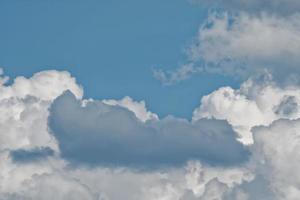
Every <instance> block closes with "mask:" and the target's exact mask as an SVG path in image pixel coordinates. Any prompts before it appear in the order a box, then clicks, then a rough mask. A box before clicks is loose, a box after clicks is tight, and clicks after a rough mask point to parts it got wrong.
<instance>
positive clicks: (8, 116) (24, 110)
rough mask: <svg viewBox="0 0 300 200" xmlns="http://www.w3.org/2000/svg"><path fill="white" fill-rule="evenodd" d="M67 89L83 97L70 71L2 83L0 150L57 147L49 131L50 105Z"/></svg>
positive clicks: (51, 72)
mask: <svg viewBox="0 0 300 200" xmlns="http://www.w3.org/2000/svg"><path fill="white" fill-rule="evenodd" d="M4 79H7V78H5V77H4ZM67 89H68V90H71V91H72V92H74V94H75V95H76V97H77V98H81V97H82V94H83V91H82V89H81V87H80V86H78V85H77V84H76V81H75V79H74V78H73V77H71V76H70V74H69V73H68V72H58V71H54V70H53V71H44V72H40V73H36V74H34V75H33V76H32V77H31V78H25V77H17V78H16V79H15V80H14V82H13V84H12V85H7V86H6V85H3V84H2V85H0V130H1V131H0V150H4V149H11V150H13V149H18V148H34V147H39V146H49V147H51V148H54V149H57V145H56V142H55V140H54V138H53V137H52V136H51V135H49V134H48V127H47V119H48V108H49V106H50V104H51V102H52V100H54V99H55V98H56V97H57V96H59V95H60V94H62V92H64V91H65V90H67Z"/></svg>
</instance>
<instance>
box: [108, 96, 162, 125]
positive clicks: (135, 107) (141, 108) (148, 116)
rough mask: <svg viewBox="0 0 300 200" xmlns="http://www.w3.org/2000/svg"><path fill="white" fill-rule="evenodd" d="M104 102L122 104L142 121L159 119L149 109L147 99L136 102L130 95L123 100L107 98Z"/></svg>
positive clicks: (115, 104)
mask: <svg viewBox="0 0 300 200" xmlns="http://www.w3.org/2000/svg"><path fill="white" fill-rule="evenodd" d="M102 102H103V103H105V104H108V105H111V106H121V107H123V108H126V109H128V110H130V111H131V112H133V113H134V114H135V116H136V117H137V118H138V119H140V120H141V121H142V122H146V121H147V120H158V116H157V114H155V113H152V112H150V111H148V110H147V108H146V103H145V101H140V102H136V101H134V100H133V99H132V98H130V97H128V96H127V97H124V98H123V99H121V100H114V99H106V100H102Z"/></svg>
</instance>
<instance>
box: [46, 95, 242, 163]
mask: <svg viewBox="0 0 300 200" xmlns="http://www.w3.org/2000/svg"><path fill="white" fill-rule="evenodd" d="M49 127H50V128H51V130H52V134H53V135H54V136H55V138H56V139H57V141H58V143H59V147H60V150H61V154H62V157H64V158H65V159H68V160H70V161H73V162H75V163H79V164H80V163H87V164H91V165H98V164H100V165H108V166H129V167H130V166H133V167H134V166H137V167H146V168H148V167H153V166H154V167H155V166H160V165H162V166H163V165H167V166H168V165H170V166H176V165H183V164H184V163H186V162H187V161H189V160H202V161H204V162H207V163H211V164H221V165H228V164H233V163H240V162H242V161H245V160H246V159H247V156H248V153H247V151H246V149H244V147H243V145H242V144H240V143H239V142H237V141H236V139H235V133H234V131H233V130H232V129H231V127H230V126H229V125H228V124H227V123H226V122H224V121H217V120H199V121H196V122H194V123H190V122H188V121H186V120H183V119H176V118H172V117H169V118H166V119H163V120H160V121H152V122H149V123H143V122H141V121H139V120H138V119H137V118H136V117H135V115H134V114H133V113H132V112H130V111H129V110H127V109H123V108H121V107H119V106H109V105H106V104H103V103H102V102H100V101H98V102H97V101H94V102H88V103H87V104H86V105H84V106H82V103H81V102H80V101H78V100H76V98H75V96H74V95H73V94H72V93H71V92H66V93H64V94H63V95H62V96H60V97H58V98H57V99H56V100H55V101H54V102H53V104H52V106H51V109H50V117H49Z"/></svg>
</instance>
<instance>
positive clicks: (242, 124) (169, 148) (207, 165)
mask: <svg viewBox="0 0 300 200" xmlns="http://www.w3.org/2000/svg"><path fill="white" fill-rule="evenodd" d="M43 73H44V72H40V73H39V74H40V75H42V74H43ZM45 73H46V74H47V73H48V72H45ZM51 74H56V75H53V76H51V77H52V78H49V76H45V78H41V79H40V80H39V81H40V83H36V84H37V85H39V84H42V85H43V84H44V83H45V82H47V81H45V80H48V81H50V82H51V81H53V82H55V81H56V80H57V79H56V78H55V77H57V75H58V76H60V75H62V74H68V73H66V72H57V71H52V72H51ZM41 77H42V76H41ZM53 77H54V78H53ZM63 79H64V80H60V81H59V82H61V83H64V82H69V81H71V82H72V84H70V85H68V86H67V88H65V86H64V85H65V84H63V85H62V86H60V85H59V83H57V85H55V83H53V84H49V85H48V86H47V87H51V86H52V85H55V87H56V88H55V91H57V92H56V93H55V95H57V96H56V97H55V95H54V94H51V91H52V90H51V89H49V90H48V91H49V92H50V94H47V93H46V91H44V93H42V92H39V91H34V92H28V91H27V92H26V93H29V95H23V94H24V93H25V92H24V93H22V95H20V94H21V93H20V92H15V93H10V94H11V95H10V96H7V97H1V94H0V99H2V100H1V101H0V105H1V106H2V107H1V108H2V109H1V110H2V112H3V113H6V114H3V115H1V120H2V121H1V123H0V128H1V130H4V131H3V132H2V131H1V134H2V135H1V138H2V141H3V142H2V143H1V151H0V167H1V170H0V177H1V179H0V199H8V200H15V199H24V200H27V199H28V200H29V199H45V200H48V199H53V198H55V199H90V200H99V199H100V200H119V199H124V200H127V199H128V200H129V199H130V200H141V199H142V200H212V199H218V200H257V199H266V200H271V199H272V200H296V199H298V197H299V188H300V182H299V180H300V177H299V174H298V169H299V167H300V165H299V159H298V158H299V157H300V155H299V151H300V149H299V146H300V141H299V139H298V138H299V133H300V122H299V119H298V118H299V115H300V114H299V109H298V105H300V96H299V94H300V91H299V87H297V86H286V87H282V85H280V86H279V85H278V84H277V83H276V79H275V80H273V79H272V76H271V75H270V74H266V75H265V76H261V77H257V78H251V79H249V80H248V81H246V82H245V83H243V84H242V85H241V87H240V88H239V89H233V88H230V87H223V88H220V89H219V90H216V91H214V92H212V93H211V94H209V95H207V96H205V97H203V98H202V100H201V105H200V106H199V107H198V108H197V109H195V112H194V114H193V121H192V122H189V121H188V120H186V119H178V118H175V117H167V118H165V119H159V118H158V117H157V116H156V115H155V114H154V113H152V112H150V111H148V110H147V109H146V106H145V105H146V104H145V102H143V101H141V102H136V101H134V100H133V99H131V98H130V97H125V98H124V99H121V100H113V99H111V100H82V99H81V94H82V89H81V88H80V87H79V86H78V85H77V83H76V81H75V79H74V78H72V77H71V76H63ZM24 80H27V81H30V80H32V78H29V79H24ZM71 82H70V83H71ZM2 87H4V88H7V89H4V90H7V91H8V90H10V89H8V88H13V87H15V85H14V83H13V84H12V85H2ZM35 89H37V90H40V89H41V90H44V88H43V87H40V86H37V87H35ZM64 89H69V90H71V92H70V91H69V92H63V91H64ZM77 89H78V90H77ZM4 90H3V91H4ZM53 90H54V89H53ZM76 92H78V93H77V95H74V93H75V94H76ZM35 93H36V94H35ZM3 94H5V95H7V93H3ZM52 95H53V96H52ZM48 109H50V110H48ZM49 115H50V116H49ZM48 117H49V126H50V127H48ZM206 118H213V119H206ZM218 119H219V120H218ZM223 120H227V121H228V123H227V122H226V121H223ZM231 126H232V127H233V129H234V130H235V131H233V129H232V128H231ZM49 130H51V133H50V132H49ZM236 132H237V134H239V135H240V136H241V137H242V139H245V138H246V139H249V138H247V137H246V136H249V135H250V139H251V142H249V141H248V143H247V146H244V145H243V144H241V143H239V142H237V141H236V137H237V136H236ZM247 134H249V135H247ZM243 142H244V141H243ZM51 149H53V151H52V150H51ZM246 149H247V150H246ZM249 151H250V152H251V154H249ZM189 160H194V161H189ZM70 163H71V164H72V165H70ZM90 166H93V167H90ZM138 166H139V167H142V168H144V169H145V168H146V169H147V170H139V168H138ZM160 166H164V167H160ZM152 167H153V168H152Z"/></svg>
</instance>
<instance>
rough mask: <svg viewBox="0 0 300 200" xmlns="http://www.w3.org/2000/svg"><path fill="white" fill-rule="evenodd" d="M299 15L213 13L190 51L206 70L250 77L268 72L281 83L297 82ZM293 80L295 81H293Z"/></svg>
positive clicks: (299, 45)
mask: <svg viewBox="0 0 300 200" xmlns="http://www.w3.org/2000/svg"><path fill="white" fill-rule="evenodd" d="M299 19H300V17H299V15H298V14H295V15H292V16H289V17H286V18H282V17H276V16H273V15H261V16H251V15H248V14H246V13H239V14H237V15H230V14H227V13H223V14H211V15H210V16H209V19H208V21H207V22H206V23H205V24H203V25H202V26H201V28H200V30H199V34H198V37H197V39H196V40H195V43H194V44H193V45H191V47H190V48H189V50H188V55H189V57H190V58H191V60H192V62H197V61H204V62H205V63H206V65H205V67H203V68H204V70H205V71H208V72H217V73H225V74H229V75H239V76H242V77H244V78H245V77H246V78H248V77H250V76H251V75H255V74H258V73H262V72H264V71H266V70H267V71H269V72H270V73H272V74H273V76H274V77H275V78H276V79H278V80H280V81H282V82H292V81H297V80H298V79H295V77H294V74H295V73H296V74H299V73H300V71H299V67H298V66H299V64H300V59H299V56H298V52H299V51H300V36H299V35H300V24H299ZM291 79H293V80H291Z"/></svg>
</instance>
